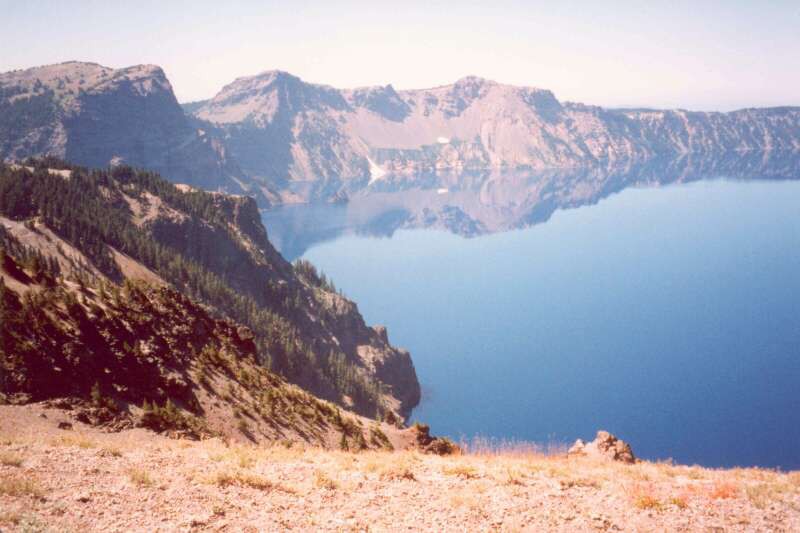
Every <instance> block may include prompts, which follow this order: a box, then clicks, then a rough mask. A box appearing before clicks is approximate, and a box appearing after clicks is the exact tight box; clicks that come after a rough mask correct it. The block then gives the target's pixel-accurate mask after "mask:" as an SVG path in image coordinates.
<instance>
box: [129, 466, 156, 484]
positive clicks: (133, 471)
mask: <svg viewBox="0 0 800 533" xmlns="http://www.w3.org/2000/svg"><path fill="white" fill-rule="evenodd" d="M128 479H130V480H131V481H132V482H133V484H134V485H137V486H139V487H150V486H152V485H153V478H151V477H150V473H149V472H148V471H147V470H144V469H142V468H129V469H128Z"/></svg>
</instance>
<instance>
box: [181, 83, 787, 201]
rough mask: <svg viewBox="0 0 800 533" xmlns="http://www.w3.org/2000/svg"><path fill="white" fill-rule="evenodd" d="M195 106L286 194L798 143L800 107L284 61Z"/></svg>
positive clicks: (311, 195) (253, 172)
mask: <svg viewBox="0 0 800 533" xmlns="http://www.w3.org/2000/svg"><path fill="white" fill-rule="evenodd" d="M193 113H194V115H195V116H196V117H198V118H199V119H202V120H204V121H207V122H209V123H212V124H214V125H215V126H216V127H218V128H220V129H221V131H224V132H225V136H226V144H227V146H228V147H229V149H230V153H231V154H232V156H233V157H235V158H236V159H237V161H238V162H239V163H240V164H241V166H242V168H243V170H244V171H245V172H246V173H247V174H248V175H250V176H254V177H257V178H258V179H260V180H264V181H265V182H267V183H270V184H272V187H273V189H274V190H276V191H279V192H280V197H281V199H282V200H283V201H294V200H307V199H332V198H334V197H335V195H336V194H337V193H339V194H341V192H342V191H354V190H359V189H363V188H365V187H367V186H368V185H374V184H375V183H377V182H380V181H381V180H386V179H392V177H396V176H398V175H405V176H417V177H418V176H421V175H425V174H428V173H431V172H442V171H448V172H465V171H475V170H488V169H495V170H513V169H529V170H530V169H534V170H542V169H546V168H579V167H580V168H588V167H592V166H598V165H599V166H608V165H614V164H630V163H632V162H641V161H644V160H647V159H649V158H654V157H675V156H681V155H689V154H697V155H709V154H724V153H734V152H735V153H743V152H754V151H764V152H766V151H798V150H800V108H789V107H785V108H772V109H745V110H741V111H735V112H732V113H702V112H689V111H684V110H674V111H665V110H649V109H632V110H625V109H622V110H614V109H603V108H600V107H593V106H586V105H583V104H573V103H562V102H559V101H558V100H557V99H556V98H555V96H554V95H553V93H551V92H550V91H547V90H543V89H537V88H529V87H514V86H509V85H503V84H500V83H496V82H493V81H489V80H485V79H481V78H476V77H467V78H464V79H461V80H459V81H457V82H456V83H454V84H452V85H446V86H443V87H436V88H433V89H424V90H410V91H396V90H395V89H393V88H392V87H391V86H390V85H389V86H385V87H373V88H363V89H355V90H336V89H333V88H331V87H326V86H320V85H313V84H307V83H304V82H303V81H301V80H300V79H298V78H296V77H294V76H292V75H290V74H287V73H284V72H267V73H264V74H261V75H258V76H253V77H248V78H241V79H238V80H236V81H234V82H233V83H231V84H230V85H228V86H226V87H225V88H224V89H223V90H222V91H221V92H220V93H219V94H218V95H217V96H215V97H214V98H213V99H211V100H209V101H207V102H203V103H200V104H197V105H196V106H194V107H193Z"/></svg>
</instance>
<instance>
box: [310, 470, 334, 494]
mask: <svg viewBox="0 0 800 533" xmlns="http://www.w3.org/2000/svg"><path fill="white" fill-rule="evenodd" d="M314 486H316V487H317V488H320V489H325V490H336V489H337V488H339V484H338V483H336V481H334V480H333V479H331V478H330V477H328V475H327V474H326V473H325V472H322V471H320V470H317V472H316V473H315V474H314Z"/></svg>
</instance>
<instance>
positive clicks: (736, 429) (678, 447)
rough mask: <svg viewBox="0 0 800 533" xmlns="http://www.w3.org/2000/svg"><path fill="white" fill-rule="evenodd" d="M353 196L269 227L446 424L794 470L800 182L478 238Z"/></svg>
mask: <svg viewBox="0 0 800 533" xmlns="http://www.w3.org/2000/svg"><path fill="white" fill-rule="evenodd" d="M348 209H352V208H351V207H347V206H341V207H333V206H317V207H296V208H290V209H284V210H278V211H273V212H269V213H266V214H265V223H266V224H267V228H268V230H269V231H270V233H271V237H273V238H275V240H276V241H277V242H281V241H282V240H283V241H284V242H287V239H288V236H287V235H286V234H285V233H286V232H287V231H291V232H293V233H292V236H291V237H292V239H294V241H293V243H294V246H296V247H297V241H298V239H299V240H300V241H302V239H303V235H307V236H308V239H307V241H306V242H302V243H301V244H302V245H301V246H299V247H297V250H298V251H300V252H302V255H303V257H305V258H307V259H309V260H310V261H312V262H313V263H315V264H317V265H318V266H319V267H321V268H322V269H323V270H324V271H325V273H326V274H328V275H329V276H331V277H332V278H333V279H334V280H335V282H336V284H337V286H338V287H340V288H342V289H343V290H344V292H345V293H346V294H347V295H348V296H349V297H351V298H353V299H354V300H355V301H357V302H358V305H359V308H360V310H361V311H362V313H363V314H364V316H365V318H366V320H367V322H369V323H379V324H385V325H387V326H388V328H389V336H390V340H391V341H392V342H393V343H394V344H396V345H400V346H403V347H406V348H408V349H409V350H410V351H411V354H412V356H413V359H414V362H415V365H416V369H417V373H418V375H419V378H420V381H421V383H422V386H423V391H424V392H423V396H424V398H423V401H422V403H421V405H420V406H419V408H418V409H416V410H415V411H414V415H413V416H414V418H415V419H420V420H423V421H425V422H426V423H430V424H431V426H432V427H433V429H434V431H435V432H436V433H438V434H445V435H449V436H451V437H453V438H456V439H458V438H460V437H462V436H467V437H469V436H472V435H475V434H480V435H484V436H490V437H498V438H514V439H528V440H536V441H551V440H556V441H572V440H574V439H575V438H577V437H582V438H587V437H588V438H591V437H592V436H593V434H594V432H595V431H596V430H598V429H601V428H602V429H606V430H609V431H611V432H612V433H615V434H617V435H619V436H621V437H622V438H624V439H625V440H627V441H629V442H631V443H632V445H633V447H634V451H635V452H636V453H637V454H638V455H640V456H643V457H645V458H649V459H658V458H668V457H672V458H674V459H675V460H676V461H679V462H681V463H700V464H703V465H709V466H730V465H761V466H770V467H781V468H784V469H790V468H800V304H799V303H798V302H800V182H798V181H728V180H724V179H716V180H711V181H700V182H695V183H692V184H673V185H668V186H664V187H654V188H629V189H625V190H623V191H622V192H620V193H618V194H613V195H611V196H609V197H607V198H604V199H601V200H599V202H598V203H597V204H596V205H589V206H584V207H579V208H574V209H566V210H556V211H555V213H554V214H553V215H552V217H550V219H549V220H547V221H546V222H543V223H540V224H537V225H534V226H532V227H528V228H527V229H518V230H511V231H503V232H498V233H494V234H489V235H482V236H477V237H472V238H464V237H461V236H459V235H456V234H453V233H450V232H447V231H443V230H431V229H396V228H397V227H402V226H398V224H397V223H396V222H394V223H393V224H394V225H392V226H391V227H390V229H389V230H387V232H386V235H389V236H382V237H375V236H372V235H375V234H376V233H378V234H380V232H376V231H367V232H365V231H363V228H362V229H361V230H359V228H358V227H348V222H347V221H348V220H349V219H350V218H352V217H349V216H348V215H347V212H348ZM298 210H299V211H298ZM298 214H302V217H301V220H302V221H304V222H303V223H302V224H299V226H298V224H297V220H298ZM376 216H377V215H376ZM386 216H388V218H389V219H390V220H394V219H396V218H397V217H394V218H393V217H392V216H389V215H386ZM287 220H291V221H293V222H291V223H290V222H287ZM301 230H303V231H306V232H307V233H306V234H303V232H302V231H301ZM373 230H374V228H373ZM282 232H283V233H284V234H282ZM298 232H299V233H298ZM290 255H291V254H290ZM295 255H297V254H295Z"/></svg>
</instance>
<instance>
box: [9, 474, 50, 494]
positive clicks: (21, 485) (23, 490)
mask: <svg viewBox="0 0 800 533" xmlns="http://www.w3.org/2000/svg"><path fill="white" fill-rule="evenodd" d="M0 495H6V496H12V497H15V498H19V497H21V496H33V497H34V498H41V497H42V496H43V495H44V493H43V492H42V489H41V488H40V487H39V485H38V484H37V483H36V482H35V481H34V480H33V479H31V478H30V477H28V476H25V477H23V476H4V477H0Z"/></svg>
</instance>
